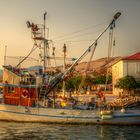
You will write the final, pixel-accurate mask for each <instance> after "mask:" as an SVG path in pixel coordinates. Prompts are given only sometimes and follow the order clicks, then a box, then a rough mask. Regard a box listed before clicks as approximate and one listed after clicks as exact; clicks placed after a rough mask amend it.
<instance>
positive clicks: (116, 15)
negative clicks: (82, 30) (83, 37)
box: [62, 12, 121, 80]
mask: <svg viewBox="0 0 140 140" xmlns="http://www.w3.org/2000/svg"><path fill="white" fill-rule="evenodd" d="M120 15H121V13H120V12H117V13H116V14H115V15H114V18H113V20H112V21H111V22H110V24H109V25H108V26H107V27H106V28H105V30H104V31H103V32H102V33H101V34H100V35H99V36H98V37H97V39H96V40H95V41H94V42H93V43H92V44H91V45H90V46H89V47H88V49H86V50H85V52H84V53H83V54H82V55H81V56H80V57H79V58H78V59H77V60H76V61H75V62H74V63H73V64H72V65H71V67H69V69H68V70H67V71H65V73H64V74H63V76H62V80H63V79H64V78H65V76H66V75H67V74H68V72H69V71H70V70H71V69H72V68H73V67H74V66H75V65H76V64H77V63H78V62H80V61H81V60H82V59H83V58H84V57H85V56H86V55H87V54H88V53H89V52H90V51H91V49H92V48H93V47H96V46H97V42H98V40H99V39H100V38H101V36H102V35H103V34H104V33H105V32H106V31H107V30H108V29H109V28H110V27H112V25H114V24H115V21H116V20H117V19H118V18H119V16H120Z"/></svg>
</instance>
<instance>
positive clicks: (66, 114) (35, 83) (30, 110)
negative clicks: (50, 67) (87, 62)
mask: <svg viewBox="0 0 140 140" xmlns="http://www.w3.org/2000/svg"><path fill="white" fill-rule="evenodd" d="M120 15H121V13H119V12H118V13H116V14H115V16H114V17H113V20H112V21H111V23H110V24H109V25H108V26H107V28H106V29H105V30H104V31H103V33H102V34H100V35H99V37H98V38H97V39H96V41H95V42H94V43H93V44H92V45H91V46H89V48H88V49H87V50H86V51H85V52H84V53H83V54H82V55H81V56H80V57H79V58H78V59H76V60H75V61H74V63H73V64H72V65H71V66H70V67H69V68H68V69H66V70H65V71H63V72H61V73H59V74H57V75H56V76H54V77H53V78H51V80H49V81H47V83H46V79H47V78H46V77H47V75H46V74H45V69H46V62H45V60H46V57H47V58H48V56H46V54H45V52H46V49H47V45H48V40H47V39H45V28H46V27H45V19H46V13H45V14H44V25H43V29H42V28H39V27H38V26H37V25H35V24H34V23H30V22H29V21H28V22H27V26H28V28H30V29H31V32H32V38H33V39H34V41H35V45H37V42H36V41H37V40H41V41H43V44H44V56H43V58H44V59H43V62H44V72H42V71H41V70H40V71H39V73H37V74H36V75H31V74H30V73H29V72H28V69H22V68H19V67H18V66H19V65H20V64H21V63H22V62H23V61H24V60H25V59H26V58H27V57H25V58H24V59H23V60H22V61H21V62H20V63H19V64H18V65H17V66H16V67H12V66H11V65H8V66H6V65H5V66H3V67H4V71H3V83H2V84H1V86H2V87H3V99H2V103H1V104H0V120H1V121H15V122H43V123H67V124H117V125H118V124H127V125H128V124H140V110H136V109H134V110H133V109H131V110H125V109H122V110H110V109H101V108H96V109H95V108H94V109H87V108H78V107H77V108H76V107H75V105H74V102H72V101H70V102H69V103H70V104H69V106H68V105H66V102H65V100H62V101H60V102H61V104H59V106H56V105H55V104H54V103H55V102H54V100H52V98H51V96H53V89H54V88H55V87H56V85H57V84H58V83H59V82H60V81H63V80H64V79H65V78H66V77H67V76H68V75H69V73H70V72H71V71H72V69H73V68H74V67H75V65H76V64H77V63H79V62H80V60H81V59H82V58H83V57H84V56H85V55H86V54H87V53H89V52H90V51H91V50H93V53H92V55H93V54H94V51H95V49H96V46H97V41H98V40H99V39H100V37H101V36H102V35H103V34H104V32H106V31H107V29H109V28H113V26H114V24H115V22H116V20H117V19H118V17H119V16H120ZM40 30H43V31H44V32H41V31H40ZM37 47H38V46H37ZM28 56H29V55H28ZM56 100H57V99H56Z"/></svg>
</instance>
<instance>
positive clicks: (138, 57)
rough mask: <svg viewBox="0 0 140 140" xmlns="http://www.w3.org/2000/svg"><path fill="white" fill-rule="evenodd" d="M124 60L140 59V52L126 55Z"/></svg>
mask: <svg viewBox="0 0 140 140" xmlns="http://www.w3.org/2000/svg"><path fill="white" fill-rule="evenodd" d="M122 60H140V52H138V53H136V54H133V55H131V56H127V57H124V58H123V59H122Z"/></svg>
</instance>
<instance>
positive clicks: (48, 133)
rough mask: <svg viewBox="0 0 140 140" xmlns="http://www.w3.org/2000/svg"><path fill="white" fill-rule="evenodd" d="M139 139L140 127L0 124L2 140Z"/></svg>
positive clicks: (0, 137)
mask: <svg viewBox="0 0 140 140" xmlns="http://www.w3.org/2000/svg"><path fill="white" fill-rule="evenodd" d="M139 137H140V133H139V126H107V125H104V126H101V125H58V124H57V125H54V124H40V123H10V122H0V139H3V140H9V139H10V140H11V139H13V140H21V139H28V140H30V139H35V140H139Z"/></svg>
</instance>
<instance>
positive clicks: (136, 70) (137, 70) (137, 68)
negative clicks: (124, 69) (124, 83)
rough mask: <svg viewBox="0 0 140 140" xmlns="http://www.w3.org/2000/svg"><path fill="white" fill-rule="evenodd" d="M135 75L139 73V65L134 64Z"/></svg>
mask: <svg viewBox="0 0 140 140" xmlns="http://www.w3.org/2000/svg"><path fill="white" fill-rule="evenodd" d="M135 73H136V74H137V73H140V63H136V64H135Z"/></svg>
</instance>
